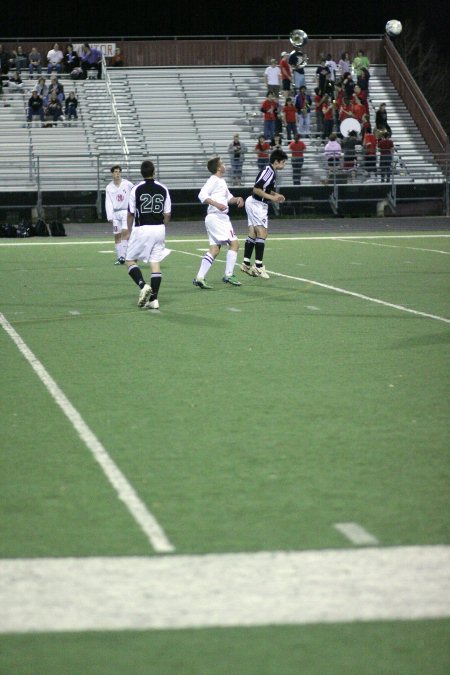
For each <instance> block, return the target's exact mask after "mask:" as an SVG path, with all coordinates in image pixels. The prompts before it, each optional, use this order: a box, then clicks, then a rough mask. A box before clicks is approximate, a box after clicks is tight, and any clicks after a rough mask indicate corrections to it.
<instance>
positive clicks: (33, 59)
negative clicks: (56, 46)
mask: <svg viewBox="0 0 450 675" xmlns="http://www.w3.org/2000/svg"><path fill="white" fill-rule="evenodd" d="M28 62H29V64H30V65H29V66H28V69H29V71H30V80H32V79H33V74H34V73H35V72H36V73H37V74H38V75H40V74H41V73H42V65H41V55H40V54H39V52H38V50H37V49H36V47H32V48H31V52H30V53H29V54H28Z"/></svg>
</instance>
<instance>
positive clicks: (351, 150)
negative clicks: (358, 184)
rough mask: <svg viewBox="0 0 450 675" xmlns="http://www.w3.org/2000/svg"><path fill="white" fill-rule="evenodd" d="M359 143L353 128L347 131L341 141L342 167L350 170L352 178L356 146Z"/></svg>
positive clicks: (354, 172) (354, 169)
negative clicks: (346, 134)
mask: <svg viewBox="0 0 450 675" xmlns="http://www.w3.org/2000/svg"><path fill="white" fill-rule="evenodd" d="M357 145H361V140H360V139H358V134H357V133H356V131H354V130H353V129H352V130H351V131H349V133H348V136H346V137H345V138H344V139H343V141H342V150H343V152H344V169H345V170H346V171H351V172H352V178H353V179H355V178H356V146H357Z"/></svg>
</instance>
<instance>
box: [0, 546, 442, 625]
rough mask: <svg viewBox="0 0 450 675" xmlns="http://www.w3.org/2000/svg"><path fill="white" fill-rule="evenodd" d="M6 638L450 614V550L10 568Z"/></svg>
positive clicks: (28, 563) (11, 563) (2, 576)
mask: <svg viewBox="0 0 450 675" xmlns="http://www.w3.org/2000/svg"><path fill="white" fill-rule="evenodd" d="M0 592H1V596H2V603H1V607H0V632H2V633H29V632H49V631H57V632H61V631H88V630H96V631H98V630H146V629H182V628H205V627H222V626H223V627H225V626H268V625H289V624H291V625H295V624H317V623H337V622H354V621H395V620H403V621H404V620H418V619H437V618H444V617H449V616H450V546H406V547H393V548H364V549H356V550H355V549H340V550H323V551H302V552H293V551H292V552H283V551H273V552H260V553H249V554H245V553H235V554H209V555H202V556H199V555H192V556H188V555H186V556H179V555H176V556H156V557H141V558H138V557H128V558H126V557H125V558H124V557H122V558H66V559H64V558H60V559H57V558H47V559H45V558H42V559H33V560H30V559H26V560H24V559H15V560H3V561H1V562H0Z"/></svg>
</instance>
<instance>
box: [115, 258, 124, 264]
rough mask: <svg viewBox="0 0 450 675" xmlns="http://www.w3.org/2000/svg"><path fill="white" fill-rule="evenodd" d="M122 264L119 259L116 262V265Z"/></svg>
mask: <svg viewBox="0 0 450 675" xmlns="http://www.w3.org/2000/svg"><path fill="white" fill-rule="evenodd" d="M121 264H122V263H121V262H120V258H117V260H114V265H121Z"/></svg>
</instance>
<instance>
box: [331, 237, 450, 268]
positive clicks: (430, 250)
mask: <svg viewBox="0 0 450 675" xmlns="http://www.w3.org/2000/svg"><path fill="white" fill-rule="evenodd" d="M345 240H346V237H343V238H342V239H339V241H345ZM346 243H347V244H364V245H365V246H384V247H385V248H399V249H401V250H403V249H404V250H408V251H426V252H427V253H443V254H444V255H450V251H441V250H440V249H438V248H419V247H417V246H394V244H378V243H376V242H373V241H358V240H357V239H353V240H348V241H346ZM406 262H409V261H406Z"/></svg>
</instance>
